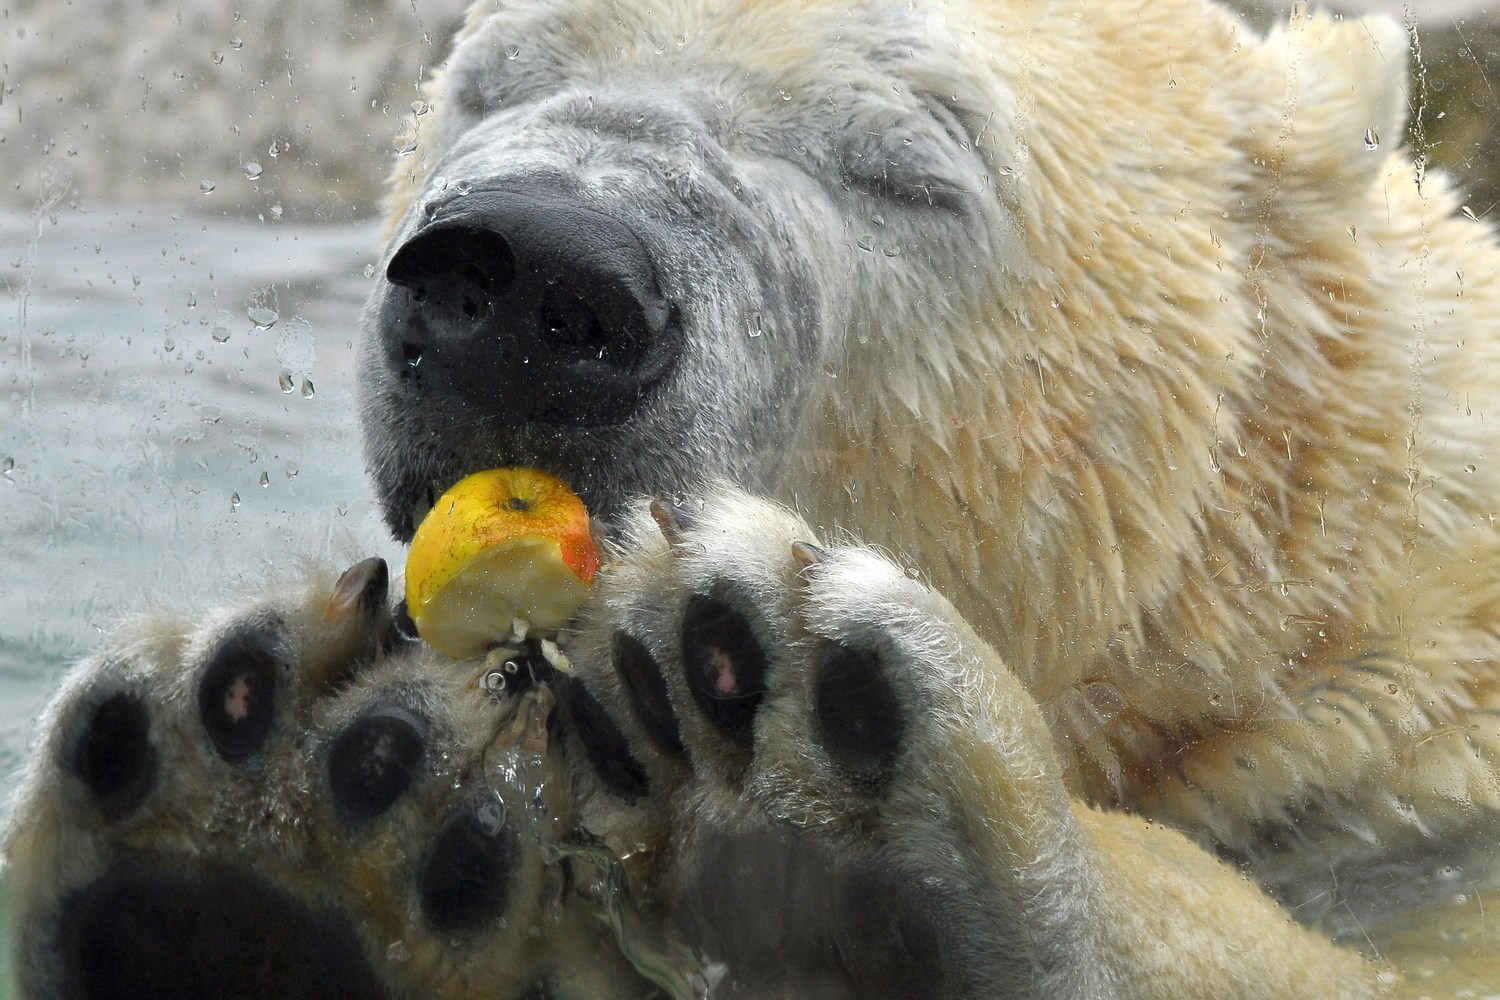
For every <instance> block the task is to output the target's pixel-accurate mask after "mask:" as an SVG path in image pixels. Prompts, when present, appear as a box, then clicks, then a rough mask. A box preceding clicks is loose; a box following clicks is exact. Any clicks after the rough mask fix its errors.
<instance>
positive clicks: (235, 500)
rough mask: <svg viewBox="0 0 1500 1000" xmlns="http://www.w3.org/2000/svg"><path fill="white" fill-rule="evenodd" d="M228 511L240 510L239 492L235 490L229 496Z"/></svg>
mask: <svg viewBox="0 0 1500 1000" xmlns="http://www.w3.org/2000/svg"><path fill="white" fill-rule="evenodd" d="M229 509H230V511H236V510H239V509H240V491H239V490H235V491H234V492H233V493H231V494H229Z"/></svg>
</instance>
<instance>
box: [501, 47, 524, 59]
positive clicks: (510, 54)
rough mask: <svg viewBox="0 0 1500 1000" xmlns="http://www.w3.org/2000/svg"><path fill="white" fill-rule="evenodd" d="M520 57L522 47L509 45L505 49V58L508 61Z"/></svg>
mask: <svg viewBox="0 0 1500 1000" xmlns="http://www.w3.org/2000/svg"><path fill="white" fill-rule="evenodd" d="M520 55H521V46H519V45H507V46H506V47H505V58H507V59H517V58H519V57H520Z"/></svg>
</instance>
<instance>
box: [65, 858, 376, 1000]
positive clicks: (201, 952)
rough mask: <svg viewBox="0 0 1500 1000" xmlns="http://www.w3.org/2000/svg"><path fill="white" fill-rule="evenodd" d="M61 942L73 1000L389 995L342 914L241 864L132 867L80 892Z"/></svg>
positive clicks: (302, 999)
mask: <svg viewBox="0 0 1500 1000" xmlns="http://www.w3.org/2000/svg"><path fill="white" fill-rule="evenodd" d="M59 930H60V934H59V942H58V950H59V954H60V958H61V960H62V963H63V965H62V975H63V977H64V981H63V982H62V983H60V984H59V990H58V992H57V993H56V994H52V993H48V994H47V995H48V996H53V995H55V996H59V997H69V998H72V1000H134V998H140V997H151V998H153V1000H202V998H205V997H219V998H244V1000H250V998H263V997H277V998H278V1000H354V998H359V1000H377V998H386V997H388V996H389V994H388V993H387V992H386V990H385V989H384V988H383V987H382V986H381V985H380V982H379V981H378V980H377V979H376V977H375V975H374V974H373V973H372V972H371V971H370V969H369V966H368V965H367V964H366V963H365V960H364V957H363V951H362V948H361V946H360V943H359V938H358V937H357V936H356V935H355V933H354V930H353V928H351V927H350V926H349V925H348V923H347V922H346V921H345V920H344V919H343V918H342V917H340V916H338V915H336V914H333V913H331V912H327V911H322V910H315V909H311V908H309V907H307V906H305V905H303V904H301V903H298V902H295V901H293V900H291V899H288V898H286V897H284V896H282V895H281V894H280V893H278V892H276V891H275V890H273V889H271V888H270V887H269V886H267V885H265V884H264V883H262V882H260V881H259V880H258V879H256V878H255V877H254V876H251V875H248V874H243V873H238V872H218V873H207V874H203V875H193V876H188V875H174V874H164V873H161V872H139V871H133V870H121V871H116V872H112V873H110V874H107V875H105V876H104V877H103V878H102V879H100V880H98V881H96V882H94V883H92V884H91V885H89V886H87V887H86V888H84V889H82V890H80V891H79V892H77V893H75V894H73V895H72V896H70V897H68V898H67V899H66V900H65V901H64V904H63V915H62V921H61V926H60V928H59Z"/></svg>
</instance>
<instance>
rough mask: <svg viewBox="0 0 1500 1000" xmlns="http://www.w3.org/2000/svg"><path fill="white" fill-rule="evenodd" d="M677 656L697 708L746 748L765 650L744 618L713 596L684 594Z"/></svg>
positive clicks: (762, 681) (762, 682) (760, 690)
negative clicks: (684, 671) (678, 653)
mask: <svg viewBox="0 0 1500 1000" xmlns="http://www.w3.org/2000/svg"><path fill="white" fill-rule="evenodd" d="M682 657H683V663H684V668H685V669H686V671H687V679H688V688H689V689H690V690H691V691H692V693H693V700H694V701H695V702H697V704H698V708H699V710H700V711H702V712H703V714H704V715H705V716H707V717H708V720H709V721H710V722H712V723H713V724H714V725H715V726H716V727H717V728H718V729H719V730H720V731H721V732H723V733H724V734H725V735H726V736H728V737H729V738H730V739H732V740H734V741H735V742H737V743H741V744H744V745H745V746H749V745H750V740H751V736H752V735H753V727H754V724H755V712H756V710H757V709H759V708H760V701H761V698H762V697H763V696H764V695H765V693H766V653H765V650H764V649H763V648H762V647H761V644H760V642H759V641H758V640H757V639H756V638H755V632H754V630H752V629H751V627H750V622H749V620H748V619H746V617H745V616H744V615H742V614H740V613H739V612H738V611H736V610H735V609H734V608H732V607H730V606H729V605H728V604H725V603H724V602H723V601H721V600H718V599H717V598H713V597H707V596H704V595H702V594H699V595H697V596H695V597H692V598H690V599H689V600H688V604H687V610H686V611H685V612H684V613H683V616H682Z"/></svg>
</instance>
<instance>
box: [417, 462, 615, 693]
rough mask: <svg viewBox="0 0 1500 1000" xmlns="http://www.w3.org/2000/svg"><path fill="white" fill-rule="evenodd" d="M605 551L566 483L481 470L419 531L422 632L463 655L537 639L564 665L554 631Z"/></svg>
mask: <svg viewBox="0 0 1500 1000" xmlns="http://www.w3.org/2000/svg"><path fill="white" fill-rule="evenodd" d="M598 571H599V547H598V546H597V545H596V544H595V543H594V539H593V535H592V534H591V532H590V527H589V515H588V511H587V510H586V509H585V508H584V505H583V502H582V501H581V500H579V499H578V497H577V495H576V494H574V493H573V491H572V490H571V489H569V488H568V486H567V484H566V483H564V482H563V481H562V480H560V479H558V478H557V477H556V476H552V475H550V474H548V473H545V472H541V471H539V470H537V469H526V468H519V467H510V468H504V469H489V470H486V471H484V472H476V473H474V474H473V475H470V476H467V477H465V478H464V479H462V480H460V481H459V482H458V483H457V484H456V485H454V486H453V488H452V489H450V490H448V492H446V493H444V494H443V495H442V497H440V498H439V499H438V502H437V503H436V504H435V505H434V506H433V508H432V510H431V512H429V513H428V515H427V517H426V518H425V519H424V520H423V521H422V523H421V524H420V525H419V526H418V527H417V532H416V535H415V536H413V538H412V543H411V551H410V552H409V553H408V555H407V561H406V605H407V612H408V614H409V615H410V616H411V620H412V623H413V624H414V625H415V626H416V630H417V633H418V634H419V635H420V636H421V637H422V638H423V639H425V640H426V641H427V642H428V644H430V645H431V646H432V647H433V648H434V649H436V650H438V651H439V652H441V653H443V654H445V655H447V656H451V657H453V658H455V659H469V658H472V657H476V656H480V655H483V654H484V653H485V652H486V651H487V650H490V649H492V648H494V647H496V646H498V645H501V644H505V643H509V642H519V641H521V640H523V639H526V638H527V637H528V635H531V636H533V637H535V638H537V639H539V640H541V644H542V649H543V652H544V654H546V655H547V659H549V660H551V661H553V663H554V665H555V666H560V667H562V668H563V669H566V666H565V664H566V660H564V659H562V658H561V657H560V656H557V655H556V647H555V645H554V644H553V643H552V641H551V638H552V635H551V634H555V633H556V631H557V630H558V629H560V628H562V627H563V626H564V625H566V624H567V623H568V620H569V619H570V618H571V617H572V616H573V613H574V612H575V611H577V610H578V607H579V606H580V605H581V604H582V603H583V602H584V601H585V600H586V599H587V598H588V595H589V592H590V589H591V587H592V585H593V582H594V577H595V576H596V574H597V573H598Z"/></svg>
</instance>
